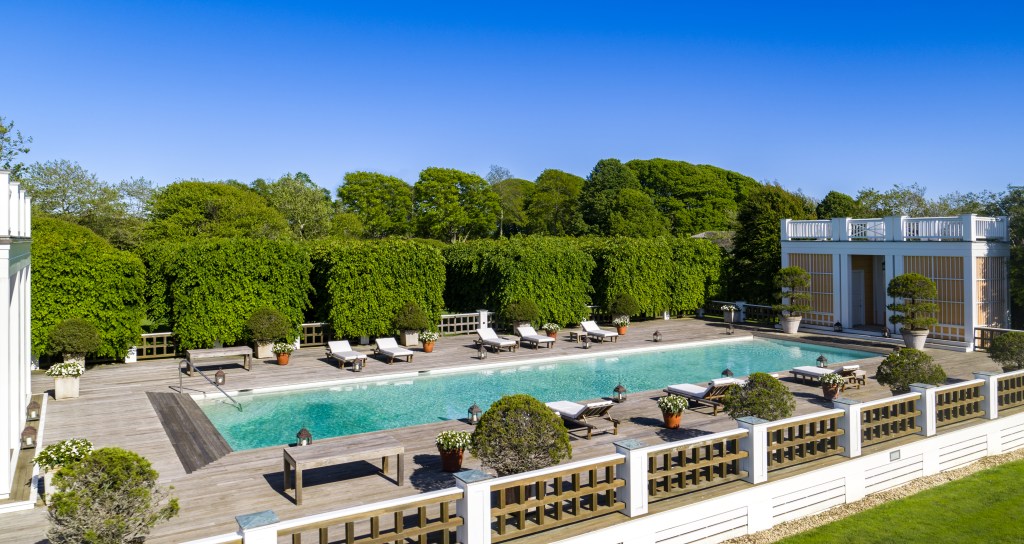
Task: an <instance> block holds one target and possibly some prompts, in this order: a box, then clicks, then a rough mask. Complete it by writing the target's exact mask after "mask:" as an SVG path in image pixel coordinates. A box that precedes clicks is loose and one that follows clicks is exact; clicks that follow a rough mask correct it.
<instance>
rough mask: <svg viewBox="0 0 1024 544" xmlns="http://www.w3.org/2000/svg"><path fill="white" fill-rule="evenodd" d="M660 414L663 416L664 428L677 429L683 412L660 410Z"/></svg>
mask: <svg viewBox="0 0 1024 544" xmlns="http://www.w3.org/2000/svg"><path fill="white" fill-rule="evenodd" d="M661 415H662V416H664V418H665V428H666V429H678V428H679V425H680V424H681V423H682V421H683V413H682V412H679V413H678V414H670V413H668V412H662V413H661Z"/></svg>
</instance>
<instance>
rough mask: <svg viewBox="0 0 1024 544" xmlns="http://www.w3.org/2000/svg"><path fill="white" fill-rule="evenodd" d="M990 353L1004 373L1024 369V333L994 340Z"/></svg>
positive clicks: (1006, 333) (998, 337) (1007, 334)
mask: <svg viewBox="0 0 1024 544" xmlns="http://www.w3.org/2000/svg"><path fill="white" fill-rule="evenodd" d="M988 353H989V355H990V356H991V357H992V360H993V361H995V362H996V363H999V365H1000V366H1002V367H1003V372H1012V371H1014V370H1021V369H1024V332H1005V333H1003V334H1000V335H999V336H997V337H995V339H994V340H992V345H991V346H989V348H988Z"/></svg>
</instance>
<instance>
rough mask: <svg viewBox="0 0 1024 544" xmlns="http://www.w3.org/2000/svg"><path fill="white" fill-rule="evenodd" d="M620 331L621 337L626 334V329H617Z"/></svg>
mask: <svg viewBox="0 0 1024 544" xmlns="http://www.w3.org/2000/svg"><path fill="white" fill-rule="evenodd" d="M616 329H618V330H619V336H622V335H623V334H626V327H616Z"/></svg>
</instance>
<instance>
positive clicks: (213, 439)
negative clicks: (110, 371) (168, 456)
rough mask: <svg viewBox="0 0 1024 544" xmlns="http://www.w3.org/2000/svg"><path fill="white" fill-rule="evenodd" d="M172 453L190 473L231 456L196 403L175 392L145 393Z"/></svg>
mask: <svg viewBox="0 0 1024 544" xmlns="http://www.w3.org/2000/svg"><path fill="white" fill-rule="evenodd" d="M146 396H147V397H149V402H150V403H152V404H153V409H154V410H156V415H157V417H159V418H160V424H161V425H163V426H164V431H166V432H167V438H168V439H170V441H171V445H172V446H174V453H176V454H178V460H180V461H181V466H182V467H184V469H185V474H191V473H193V472H195V471H197V470H199V469H201V468H203V467H205V466H206V465H209V464H210V463H212V462H214V461H216V460H218V459H220V458H221V457H224V456H225V455H227V454H229V453H231V446H229V445H228V443H227V441H225V440H224V437H222V436H221V435H220V433H219V432H217V429H216V428H215V427H214V426H213V423H210V420H209V419H208V418H207V417H206V414H204V413H203V411H202V410H201V409H200V408H199V405H197V404H196V401H194V400H192V397H190V396H188V395H180V394H178V393H157V392H153V391H148V392H146Z"/></svg>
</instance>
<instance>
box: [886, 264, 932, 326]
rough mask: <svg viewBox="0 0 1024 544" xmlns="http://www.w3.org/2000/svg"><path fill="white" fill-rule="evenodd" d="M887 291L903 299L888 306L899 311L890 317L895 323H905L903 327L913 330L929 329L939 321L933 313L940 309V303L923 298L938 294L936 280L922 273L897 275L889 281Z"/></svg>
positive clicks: (894, 296) (930, 297)
mask: <svg viewBox="0 0 1024 544" xmlns="http://www.w3.org/2000/svg"><path fill="white" fill-rule="evenodd" d="M886 292H887V293H888V294H889V296H890V297H893V298H900V299H903V301H902V302H900V303H898V304H897V303H893V304H889V305H888V306H886V308H888V309H890V310H892V311H894V312H898V313H896V314H894V315H893V316H892V317H890V318H889V321H891V322H892V323H893V324H894V325H896V324H900V323H902V324H903V327H904V328H906V329H910V330H912V331H921V330H927V329H928V327H931V326H932V325H934V324H936V323H938V322H939V321H938V320H937V319H935V317H933V315H932V314H934V313H935V311H936V310H937V309H938V305H937V304H935V303H934V302H930V301H927V300H922V299H934V298H935V297H936V296H938V290H937V289H936V287H935V282H934V281H932V280H930V279H929V278H927V277H926V276H923V275H921V274H915V273H909V274H902V275H899V276H896V277H895V278H893V279H892V281H890V282H889V287H888V288H887V289H886Z"/></svg>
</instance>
